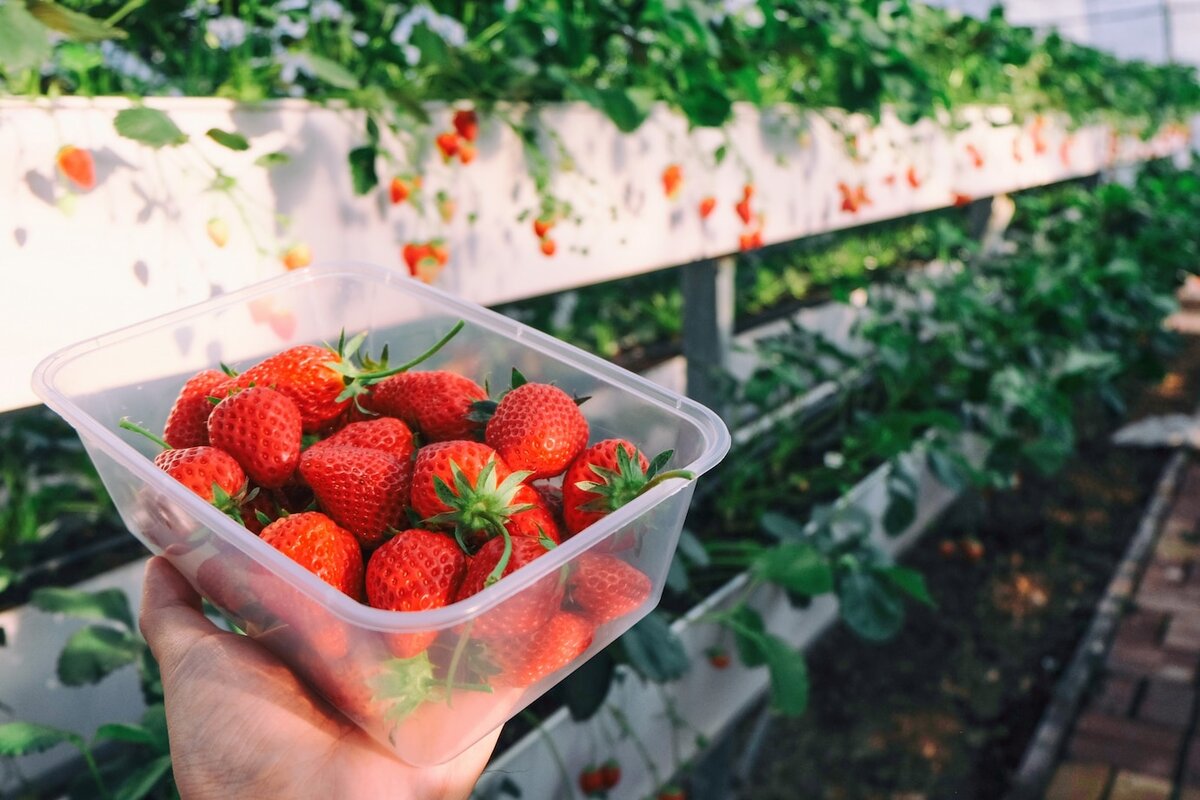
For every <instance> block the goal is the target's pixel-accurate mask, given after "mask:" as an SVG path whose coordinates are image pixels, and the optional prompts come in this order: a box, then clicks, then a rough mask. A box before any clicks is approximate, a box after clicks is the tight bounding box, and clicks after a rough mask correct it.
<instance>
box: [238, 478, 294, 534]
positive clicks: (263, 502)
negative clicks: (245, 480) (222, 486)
mask: <svg viewBox="0 0 1200 800" xmlns="http://www.w3.org/2000/svg"><path fill="white" fill-rule="evenodd" d="M282 515H283V514H282V512H281V511H280V504H279V500H278V498H277V497H276V496H275V495H274V494H273V493H272V492H269V491H263V490H261V489H259V490H258V491H257V492H255V493H254V496H253V497H250V498H249V499H248V500H247V501H246V502H244V503H242V505H241V512H240V517H241V522H242V524H243V525H245V526H246V530H248V531H250V532H251V533H253V534H255V535H256V536H257V535H258V534H260V533H262V532H263V529H264V528H266V527H267V526H268V525H270V524H271V523H272V522H274V521H275V520H277V519H279V517H280V516H282Z"/></svg>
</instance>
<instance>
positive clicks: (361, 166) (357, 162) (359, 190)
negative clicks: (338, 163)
mask: <svg viewBox="0 0 1200 800" xmlns="http://www.w3.org/2000/svg"><path fill="white" fill-rule="evenodd" d="M376 155H378V153H377V151H376V150H375V148H374V147H371V146H364V147H356V148H354V149H353V150H351V151H350V156H349V159H350V178H351V179H352V180H353V182H354V193H355V194H359V195H362V194H366V193H367V192H369V191H371V190H372V189H374V188H375V187H376V186H378V185H379V175H378V174H376V172H375V157H376Z"/></svg>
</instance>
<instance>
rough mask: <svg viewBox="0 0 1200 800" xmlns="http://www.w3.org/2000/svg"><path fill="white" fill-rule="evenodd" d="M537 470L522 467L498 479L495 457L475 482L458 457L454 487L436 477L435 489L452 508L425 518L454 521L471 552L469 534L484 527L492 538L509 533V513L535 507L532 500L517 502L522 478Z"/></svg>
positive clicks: (433, 522)
mask: <svg viewBox="0 0 1200 800" xmlns="http://www.w3.org/2000/svg"><path fill="white" fill-rule="evenodd" d="M532 474H533V473H532V472H530V471H529V470H518V471H517V472H514V473H512V474H511V475H509V476H508V477H507V478H505V479H504V480H503V481H499V482H498V481H497V480H496V461H495V459H492V460H490V461H488V463H487V464H485V465H484V467H483V469H481V470H480V471H479V477H478V478H476V479H475V483H474V485H472V484H471V481H470V480H469V479H468V478H467V476H466V474H465V473H464V472H463V471H462V469H460V468H459V466H458V465H457V464H455V463H454V461H451V462H450V475H451V476H452V478H453V481H454V486H453V487H450V486H449V485H447V483H446V482H445V481H444V480H442V479H441V478H440V477H436V476H435V477H434V479H433V490H434V492H435V493H436V494H437V497H438V499H439V500H441V501H442V502H443V503H444V504H445V505H446V506H448V507H449V510H448V511H443V512H442V513H440V514H435V515H434V516H432V517H430V518H429V519H427V520H425V523H426V524H428V525H446V524H452V525H454V538H455V539H456V540H457V541H458V544H459V547H461V548H462V549H463V551H464V552H468V553H469V552H470V549H469V547H468V546H467V541H466V537H467V536H469V535H470V534H473V533H475V532H476V531H482V532H483V533H484V534H485V535H486V537H487V538H488V539H491V538H492V537H494V536H500V535H505V536H507V534H508V532H507V531H506V530H505V528H504V524H505V523H506V522H508V520H509V517H511V516H512V515H513V514H517V513H520V512H521V511H528V510H529V509H531V508H533V506H532V505H531V504H529V503H514V502H513V501H514V498H515V497H516V494H517V490H518V489H520V488H521V484H522V482H524V480H525V479H526V478H528V477H529V476H530V475H532Z"/></svg>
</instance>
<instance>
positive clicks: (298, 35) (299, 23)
mask: <svg viewBox="0 0 1200 800" xmlns="http://www.w3.org/2000/svg"><path fill="white" fill-rule="evenodd" d="M307 33H308V20H306V19H292V18H291V17H280V18H279V19H278V20H276V21H275V27H273V28H272V29H271V36H272V38H274V39H282V38H283V37H284V36H287V37H288V38H290V39H303V38H304V36H305V34H307Z"/></svg>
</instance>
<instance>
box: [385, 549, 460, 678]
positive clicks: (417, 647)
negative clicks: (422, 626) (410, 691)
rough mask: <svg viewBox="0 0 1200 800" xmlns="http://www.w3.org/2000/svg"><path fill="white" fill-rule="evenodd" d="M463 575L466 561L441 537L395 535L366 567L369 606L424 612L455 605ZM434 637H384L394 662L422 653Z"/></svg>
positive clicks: (428, 633)
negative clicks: (452, 601) (449, 604)
mask: <svg viewBox="0 0 1200 800" xmlns="http://www.w3.org/2000/svg"><path fill="white" fill-rule="evenodd" d="M466 572H467V558H466V556H464V555H463V552H462V550H461V549H460V548H459V546H458V545H457V544H456V543H455V541H454V540H453V539H451V538H450V537H448V536H446V535H445V534H442V533H434V532H433V531H425V530H419V529H415V528H414V529H412V530H406V531H402V532H400V533H398V534H396V535H395V536H394V537H392V538H391V539H389V540H388V541H387V542H385V543H384V544H383V546H382V547H380V548H379V549H378V550H376V551H375V553H374V554H373V555H372V556H371V560H370V561H368V562H367V581H366V583H367V602H368V603H370V604H371V606H372V607H374V608H382V609H386V610H388V611H428V610H429V609H431V608H441V607H442V606H445V605H446V604H447V603H449V602H450V601H451V600H453V599H454V595H455V593H456V592H457V591H458V587H459V584H461V583H462V579H463V576H464V575H466ZM436 638H437V631H422V632H417V633H404V634H397V635H393V636H389V637H388V642H389V645H390V646H391V649H392V652H393V653H394V654H395V655H396V657H397V658H412V657H413V656H415V655H417V654H418V653H421V652H424V651H425V649H426V648H428V647H429V645H430V644H432V643H433V640H434V639H436Z"/></svg>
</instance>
